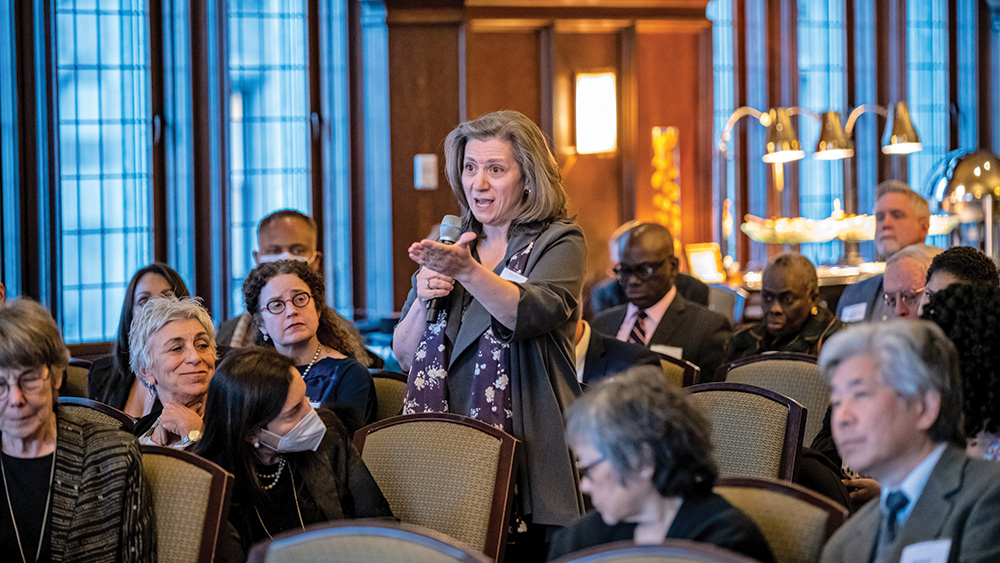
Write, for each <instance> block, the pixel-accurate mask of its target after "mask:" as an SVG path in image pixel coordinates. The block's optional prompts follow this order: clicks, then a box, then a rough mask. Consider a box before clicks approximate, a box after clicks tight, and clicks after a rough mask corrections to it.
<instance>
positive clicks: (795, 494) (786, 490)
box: [715, 477, 850, 540]
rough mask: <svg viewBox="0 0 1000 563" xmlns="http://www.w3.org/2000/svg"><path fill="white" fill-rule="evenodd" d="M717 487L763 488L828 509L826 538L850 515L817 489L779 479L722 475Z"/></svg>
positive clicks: (717, 481)
mask: <svg viewBox="0 0 1000 563" xmlns="http://www.w3.org/2000/svg"><path fill="white" fill-rule="evenodd" d="M715 486H716V487H739V488H744V489H763V490H765V491H772V492H775V493H780V494H783V495H785V496H789V497H792V498H795V499H798V500H801V501H803V502H807V503H809V504H811V505H813V506H815V507H817V508H820V509H822V510H824V511H826V531H825V532H824V534H825V536H824V539H825V540H828V539H830V536H832V535H833V533H834V532H836V531H837V528H839V527H840V526H841V525H843V523H844V522H845V521H847V517H848V516H849V515H850V513H849V512H847V509H846V508H844V507H843V506H842V505H840V504H838V503H836V502H834V501H833V500H832V499H829V498H827V497H825V496H823V495H821V494H819V493H817V492H815V491H811V490H809V489H807V488H805V487H803V486H802V485H797V484H795V483H790V482H788V481H779V480H777V479H761V478H758V477H721V478H719V479H718V480H716V482H715Z"/></svg>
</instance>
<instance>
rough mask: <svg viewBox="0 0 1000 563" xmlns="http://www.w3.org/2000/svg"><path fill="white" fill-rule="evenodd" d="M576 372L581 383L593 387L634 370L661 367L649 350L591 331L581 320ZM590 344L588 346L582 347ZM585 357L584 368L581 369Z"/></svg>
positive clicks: (578, 331) (577, 342)
mask: <svg viewBox="0 0 1000 563" xmlns="http://www.w3.org/2000/svg"><path fill="white" fill-rule="evenodd" d="M576 338H577V340H576V353H577V358H576V359H577V366H576V371H577V375H578V378H579V379H580V383H583V384H586V385H592V384H594V383H597V382H598V381H600V380H602V379H604V378H605V377H608V376H612V375H615V374H619V373H621V372H623V371H625V370H627V369H628V368H630V367H632V366H641V365H647V366H655V367H660V358H659V357H658V356H657V355H656V354H654V353H653V352H652V351H650V350H649V349H648V348H646V347H645V346H639V345H638V344H632V343H631V342H621V341H619V340H616V339H614V338H612V337H610V336H607V335H606V334H601V333H600V332H597V331H596V330H593V329H591V327H590V325H589V324H587V321H585V320H582V319H581V320H580V322H579V324H578V325H577V331H576ZM584 340H586V342H587V344H586V346H585V347H584V346H581V344H582V343H583V341H584ZM581 356H582V358H583V365H580V360H581Z"/></svg>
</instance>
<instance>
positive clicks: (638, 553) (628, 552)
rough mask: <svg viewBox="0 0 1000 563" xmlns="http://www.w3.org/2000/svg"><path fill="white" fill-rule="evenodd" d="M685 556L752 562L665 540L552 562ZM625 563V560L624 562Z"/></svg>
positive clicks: (720, 562) (622, 544)
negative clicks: (656, 543)
mask: <svg viewBox="0 0 1000 563" xmlns="http://www.w3.org/2000/svg"><path fill="white" fill-rule="evenodd" d="M623 556H632V557H636V558H639V557H657V556H658V557H683V558H687V559H693V560H695V561H706V562H707V561H711V562H714V563H751V562H752V561H754V560H753V559H751V558H749V557H747V556H745V555H740V554H739V553H733V552H732V551H729V550H727V549H722V548H721V547H716V546H714V545H710V544H706V543H698V542H693V541H688V540H666V541H664V542H663V543H662V544H659V545H637V544H636V543H635V542H633V541H616V542H611V543H605V544H601V545H595V546H594V547H588V548H587V549H581V550H580V551H575V552H573V553H569V554H567V555H564V556H562V557H560V558H559V559H555V560H553V561H552V563H599V562H601V561H606V560H608V559H610V558H611V557H616V558H617V557H623ZM622 560H623V561H624V560H625V559H622Z"/></svg>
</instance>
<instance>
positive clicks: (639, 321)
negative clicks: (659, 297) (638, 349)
mask: <svg viewBox="0 0 1000 563" xmlns="http://www.w3.org/2000/svg"><path fill="white" fill-rule="evenodd" d="M648 317H649V315H647V314H646V310H645V309H639V314H638V315H636V317H635V324H634V325H632V332H630V333H629V335H628V341H629V342H631V343H633V344H639V345H640V346H645V345H646V319H647V318H648Z"/></svg>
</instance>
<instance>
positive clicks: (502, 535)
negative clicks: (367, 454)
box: [354, 413, 523, 561]
mask: <svg viewBox="0 0 1000 563" xmlns="http://www.w3.org/2000/svg"><path fill="white" fill-rule="evenodd" d="M409 422H446V423H449V424H459V425H462V426H467V427H470V428H474V429H476V430H479V431H480V432H484V433H486V434H489V435H490V436H493V437H494V438H496V439H498V440H500V456H499V459H498V461H497V473H496V475H497V477H496V480H495V482H494V486H493V502H492V506H493V511H492V514H491V515H490V520H489V530H488V532H487V534H486V544H485V547H484V549H483V552H484V553H485V554H486V555H487V556H488V557H489V558H490V559H492V560H494V561H503V555H504V548H505V547H506V545H507V524H508V522H509V521H510V516H511V510H512V508H513V504H514V480H515V479H516V478H517V471H518V468H519V467H520V466H521V456H522V455H523V453H522V449H521V441H520V440H518V439H517V438H515V437H513V436H511V435H510V434H508V433H506V432H504V431H503V430H499V429H497V428H494V427H493V426H490V425H489V424H486V423H485V422H482V421H479V420H476V419H473V418H469V417H467V416H462V415H458V414H452V413H417V414H404V415H400V416H393V417H390V418H387V419H385V420H380V421H378V422H375V423H372V424H369V425H368V426H365V427H363V428H359V429H358V431H357V432H355V433H354V446H355V447H356V448H357V449H358V451H359V452H361V453H362V458H363V457H364V455H363V454H364V448H365V439H366V438H367V437H368V435H369V434H371V433H373V432H377V431H379V430H382V429H384V428H387V427H389V426H395V425H397V424H406V423H409Z"/></svg>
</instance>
